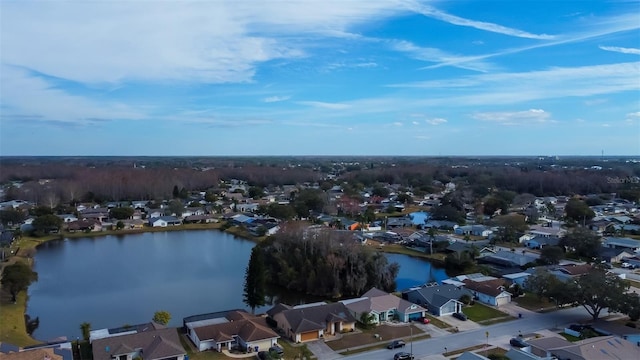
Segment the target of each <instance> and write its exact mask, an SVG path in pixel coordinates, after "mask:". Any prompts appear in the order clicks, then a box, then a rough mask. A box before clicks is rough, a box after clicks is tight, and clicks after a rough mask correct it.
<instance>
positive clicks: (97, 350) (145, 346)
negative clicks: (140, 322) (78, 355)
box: [92, 328, 186, 360]
mask: <svg viewBox="0 0 640 360" xmlns="http://www.w3.org/2000/svg"><path fill="white" fill-rule="evenodd" d="M92 347H93V359H94V360H111V359H112V357H113V356H116V355H124V354H126V353H131V352H133V351H141V352H142V353H143V354H144V358H145V359H147V360H153V359H163V358H167V357H173V356H180V355H185V354H186V353H185V351H184V348H183V347H182V345H180V339H179V338H178V332H177V330H176V329H175V328H169V329H160V330H153V331H144V332H139V333H136V334H129V335H121V336H116V337H109V338H104V339H97V340H94V341H93V343H92Z"/></svg>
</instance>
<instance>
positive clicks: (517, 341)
mask: <svg viewBox="0 0 640 360" xmlns="http://www.w3.org/2000/svg"><path fill="white" fill-rule="evenodd" d="M509 344H511V346H513V347H517V348H523V347H527V346H529V344H527V342H526V341H524V340H523V339H522V338H521V337H514V338H511V340H509Z"/></svg>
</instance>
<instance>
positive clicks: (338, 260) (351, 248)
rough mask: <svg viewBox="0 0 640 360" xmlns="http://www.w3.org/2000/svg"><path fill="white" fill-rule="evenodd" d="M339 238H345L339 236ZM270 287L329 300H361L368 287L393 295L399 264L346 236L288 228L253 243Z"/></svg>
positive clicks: (293, 225)
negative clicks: (323, 297)
mask: <svg viewBox="0 0 640 360" xmlns="http://www.w3.org/2000/svg"><path fill="white" fill-rule="evenodd" d="M342 234H344V236H342ZM256 249H258V250H257V251H261V252H262V255H263V259H264V266H265V269H266V273H267V277H266V278H267V279H268V281H270V282H271V284H272V285H277V286H280V287H283V288H286V289H288V290H292V291H297V292H302V293H306V294H310V295H318V296H327V297H332V298H340V297H348V296H360V295H361V294H362V293H364V292H365V291H367V290H368V289H370V288H372V287H374V286H375V287H377V288H379V289H382V290H384V291H389V292H391V291H395V287H396V281H395V279H396V276H397V275H398V270H399V268H400V267H399V265H398V264H397V263H389V262H388V261H387V258H386V257H385V256H384V254H381V253H378V252H376V251H375V250H373V249H371V248H369V247H364V246H361V245H359V244H358V243H357V242H356V241H354V239H353V237H352V234H350V233H346V232H345V233H340V232H338V233H336V232H328V231H323V230H321V229H314V228H310V229H306V230H305V228H304V227H302V226H296V224H291V225H289V226H287V227H285V228H283V229H282V230H281V231H280V232H279V233H278V234H277V235H276V236H274V237H272V238H269V239H267V240H266V241H263V242H261V243H260V244H258V245H256Z"/></svg>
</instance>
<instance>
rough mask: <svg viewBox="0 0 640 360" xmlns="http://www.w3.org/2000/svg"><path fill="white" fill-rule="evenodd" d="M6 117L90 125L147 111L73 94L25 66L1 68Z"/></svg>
mask: <svg viewBox="0 0 640 360" xmlns="http://www.w3.org/2000/svg"><path fill="white" fill-rule="evenodd" d="M0 93H2V106H3V108H4V109H3V111H2V118H3V121H4V119H7V120H10V119H14V120H17V119H23V120H49V121H54V122H57V123H66V124H86V123H91V122H97V121H98V122H99V121H107V120H119V119H127V120H140V119H146V118H148V116H147V115H146V113H145V111H141V110H140V109H135V108H132V107H131V106H129V105H125V104H122V103H119V102H108V101H106V102H105V101H96V100H92V99H89V98H86V97H83V96H77V95H73V94H69V93H67V92H65V91H63V90H61V89H58V88H56V87H55V86H53V85H52V84H50V83H48V82H47V81H45V80H44V79H43V78H41V77H38V76H35V75H32V74H31V73H29V72H28V71H26V70H24V69H19V68H16V67H12V66H6V65H2V66H1V67H0Z"/></svg>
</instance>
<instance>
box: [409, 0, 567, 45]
mask: <svg viewBox="0 0 640 360" xmlns="http://www.w3.org/2000/svg"><path fill="white" fill-rule="evenodd" d="M407 7H408V8H410V9H411V10H413V11H415V12H417V13H419V14H422V15H424V16H428V17H430V18H434V19H438V20H441V21H444V22H448V23H450V24H453V25H459V26H467V27H472V28H475V29H479V30H484V31H489V32H494V33H498V34H503V35H508V36H515V37H521V38H527V39H538V40H551V39H554V38H555V36H553V35H547V34H533V33H530V32H527V31H523V30H518V29H513V28H509V27H506V26H502V25H498V24H494V23H489V22H484V21H476V20H470V19H465V18H462V17H459V16H456V15H451V14H448V13H446V12H444V11H441V10H438V9H435V8H433V7H431V6H428V5H422V4H419V3H417V2H413V1H412V2H410V3H408V6H407Z"/></svg>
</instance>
